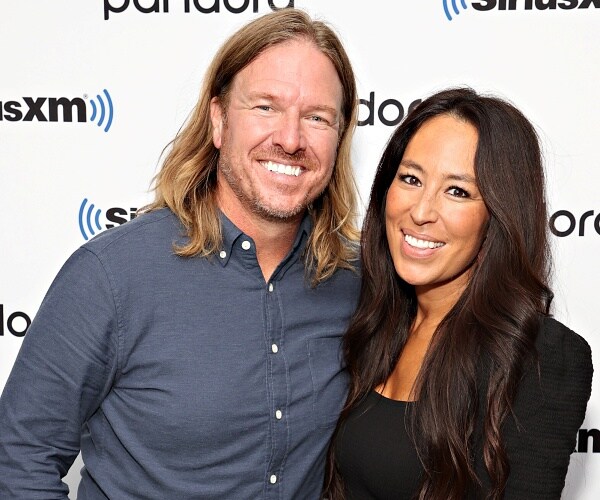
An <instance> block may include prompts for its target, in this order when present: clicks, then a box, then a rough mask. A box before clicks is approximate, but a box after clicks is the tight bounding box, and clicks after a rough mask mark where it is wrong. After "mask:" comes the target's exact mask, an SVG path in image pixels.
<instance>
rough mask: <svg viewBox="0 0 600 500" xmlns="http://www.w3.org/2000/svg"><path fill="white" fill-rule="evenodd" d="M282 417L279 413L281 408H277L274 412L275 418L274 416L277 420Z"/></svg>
mask: <svg viewBox="0 0 600 500" xmlns="http://www.w3.org/2000/svg"><path fill="white" fill-rule="evenodd" d="M282 417H283V413H281V410H277V411H276V412H275V418H276V419H277V420H281V418H282Z"/></svg>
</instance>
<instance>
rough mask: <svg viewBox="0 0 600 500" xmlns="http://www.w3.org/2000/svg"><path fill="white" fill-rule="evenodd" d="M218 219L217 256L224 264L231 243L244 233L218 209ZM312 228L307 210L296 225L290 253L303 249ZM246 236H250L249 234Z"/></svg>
mask: <svg viewBox="0 0 600 500" xmlns="http://www.w3.org/2000/svg"><path fill="white" fill-rule="evenodd" d="M219 221H220V222H221V233H222V236H223V243H222V245H221V250H220V251H219V255H218V257H219V261H220V262H221V265H223V266H226V265H227V262H229V257H230V256H231V252H232V248H233V245H234V244H235V242H236V240H237V239H238V238H239V237H240V236H242V235H244V233H243V232H242V230H241V229H239V228H238V227H237V226H236V225H235V224H234V223H233V222H231V221H230V220H229V218H228V217H227V216H226V215H225V214H224V213H223V212H221V211H220V210H219ZM312 228H313V221H312V217H311V216H310V214H309V213H308V211H307V212H306V213H305V214H304V217H303V218H302V222H300V226H299V227H298V232H297V233H296V238H295V239H294V243H293V244H292V249H291V251H290V253H291V254H296V253H299V252H302V251H303V250H304V247H305V246H306V241H307V240H308V236H309V235H310V232H311V231H312ZM246 237H247V238H250V237H249V236H246Z"/></svg>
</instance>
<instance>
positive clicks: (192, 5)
mask: <svg viewBox="0 0 600 500" xmlns="http://www.w3.org/2000/svg"><path fill="white" fill-rule="evenodd" d="M259 3H262V4H263V5H264V4H268V6H269V7H270V9H271V10H279V9H285V8H288V7H292V8H293V7H294V0H278V1H276V0H260V2H259V0H191V1H190V0H184V1H183V11H184V12H185V13H186V14H189V13H190V12H199V13H201V14H213V13H217V14H218V13H219V12H221V5H222V6H223V9H224V10H226V11H228V12H231V13H232V14H240V13H242V12H246V10H248V8H249V7H250V5H251V4H252V12H254V13H257V12H258V4H259ZM276 3H277V5H275V4H276ZM130 4H133V8H134V9H135V10H137V11H138V12H141V13H142V14H151V13H155V14H168V13H169V0H133V2H131V1H130V0H112V1H111V0H104V20H105V21H108V19H109V17H110V14H111V13H113V14H119V13H121V12H125V11H126V10H127V9H128V8H129V5H130Z"/></svg>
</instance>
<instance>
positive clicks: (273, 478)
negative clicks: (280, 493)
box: [269, 474, 277, 484]
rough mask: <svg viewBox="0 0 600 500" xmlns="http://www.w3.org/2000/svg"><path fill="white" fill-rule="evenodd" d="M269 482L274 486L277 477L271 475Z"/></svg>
mask: <svg viewBox="0 0 600 500" xmlns="http://www.w3.org/2000/svg"><path fill="white" fill-rule="evenodd" d="M269 482H270V483H271V484H275V483H276V482H277V476H276V475H275V474H271V477H270V478H269Z"/></svg>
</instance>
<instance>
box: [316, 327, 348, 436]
mask: <svg viewBox="0 0 600 500" xmlns="http://www.w3.org/2000/svg"><path fill="white" fill-rule="evenodd" d="M307 342H308V361H309V368H310V377H311V383H312V415H313V417H314V420H315V425H316V427H329V426H332V425H335V423H336V422H337V419H338V416H339V414H340V411H341V410H342V407H343V405H344V402H345V400H346V394H347V390H348V374H347V372H346V369H345V366H344V362H343V356H342V350H341V337H339V336H332V337H320V338H315V339H310V340H308V341H307Z"/></svg>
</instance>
